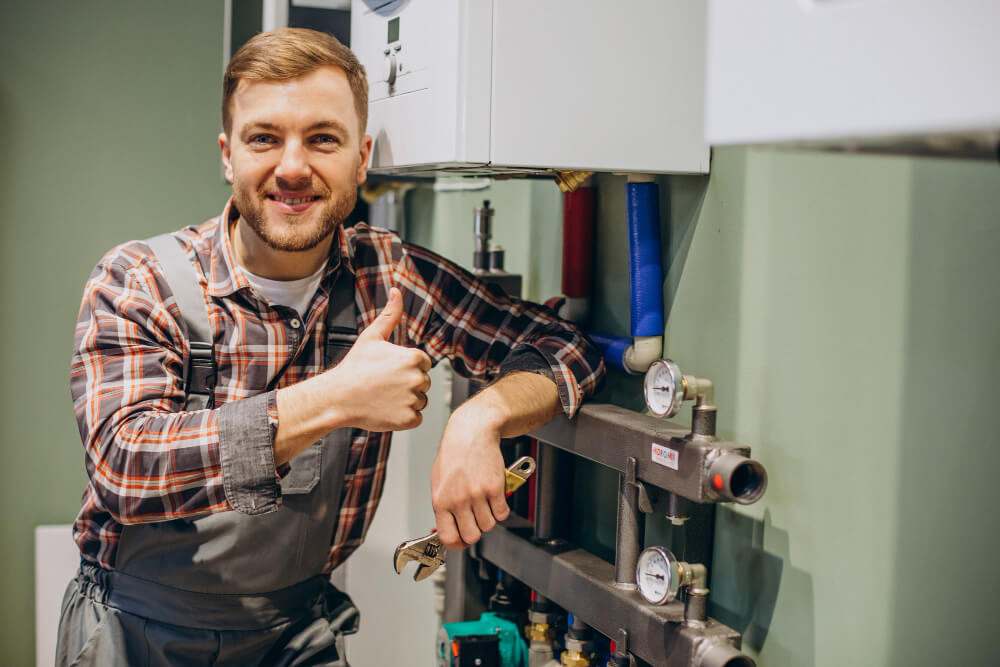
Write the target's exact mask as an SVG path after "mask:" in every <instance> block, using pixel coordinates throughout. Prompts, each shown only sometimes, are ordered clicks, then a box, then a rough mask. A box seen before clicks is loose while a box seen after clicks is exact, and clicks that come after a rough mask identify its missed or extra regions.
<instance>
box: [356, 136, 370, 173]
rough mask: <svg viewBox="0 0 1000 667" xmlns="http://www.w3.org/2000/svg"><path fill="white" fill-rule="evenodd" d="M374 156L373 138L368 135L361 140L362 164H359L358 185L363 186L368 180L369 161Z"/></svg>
mask: <svg viewBox="0 0 1000 667" xmlns="http://www.w3.org/2000/svg"><path fill="white" fill-rule="evenodd" d="M371 156H372V138H371V135H368V134H366V135H365V136H364V138H363V139H362V140H361V162H360V163H358V174H357V181H358V185H361V184H363V183H364V182H365V181H366V180H367V179H368V160H369V159H370V158H371Z"/></svg>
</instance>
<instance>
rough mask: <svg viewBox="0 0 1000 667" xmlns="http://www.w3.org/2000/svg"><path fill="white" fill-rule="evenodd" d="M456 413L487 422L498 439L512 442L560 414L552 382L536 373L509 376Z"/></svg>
mask: <svg viewBox="0 0 1000 667" xmlns="http://www.w3.org/2000/svg"><path fill="white" fill-rule="evenodd" d="M457 412H462V413H464V414H465V415H467V416H473V417H474V418H475V419H477V420H486V421H488V422H489V423H490V424H491V425H492V426H493V427H494V428H495V429H496V430H497V431H498V432H499V434H500V437H502V438H513V437H516V436H519V435H524V434H525V433H528V432H529V431H531V430H533V429H536V428H538V427H539V426H541V425H543V424H545V423H546V422H548V421H549V420H550V419H552V418H553V417H555V416H556V415H558V414H561V413H562V406H561V404H560V402H559V391H558V389H557V388H556V384H555V382H553V381H552V380H550V379H549V378H547V377H545V376H544V375H539V374H537V373H527V372H525V373H511V374H510V375H506V376H504V377H502V378H500V379H499V380H498V381H497V382H495V383H494V384H492V385H490V386H489V387H486V388H485V389H483V390H482V391H480V392H479V393H478V394H476V395H475V396H473V397H472V398H470V399H469V400H468V401H466V402H465V403H464V404H463V405H462V406H461V407H460V408H459V409H458V411H457Z"/></svg>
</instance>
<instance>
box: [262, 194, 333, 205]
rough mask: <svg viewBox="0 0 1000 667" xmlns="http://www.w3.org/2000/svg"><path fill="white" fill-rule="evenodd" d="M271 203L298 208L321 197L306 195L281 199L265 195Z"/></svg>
mask: <svg viewBox="0 0 1000 667" xmlns="http://www.w3.org/2000/svg"><path fill="white" fill-rule="evenodd" d="M266 197H267V198H268V199H270V200H271V201H275V202H278V203H279V204H285V205H287V206H300V205H302V204H309V203H311V202H314V201H317V200H318V199H320V198H321V197H320V196H319V195H308V196H305V197H282V196H281V195H273V194H269V195H266Z"/></svg>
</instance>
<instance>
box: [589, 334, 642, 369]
mask: <svg viewBox="0 0 1000 667" xmlns="http://www.w3.org/2000/svg"><path fill="white" fill-rule="evenodd" d="M587 337H588V338H590V340H591V341H592V342H593V343H594V345H596V346H597V347H598V348H599V349H600V350H601V354H602V355H603V356H604V363H606V364H607V365H608V366H612V367H614V368H617V369H618V370H620V371H623V370H625V351H626V350H627V349H628V348H629V346H631V345H632V341H631V340H630V339H628V338H620V337H618V336H605V335H604V334H599V333H592V332H591V333H588V334H587Z"/></svg>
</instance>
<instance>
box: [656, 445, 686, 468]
mask: <svg viewBox="0 0 1000 667" xmlns="http://www.w3.org/2000/svg"><path fill="white" fill-rule="evenodd" d="M653 463H659V464H660V465H661V466H667V467H668V468H670V469H671V470H677V466H678V465H680V452H678V451H677V450H676V449H670V448H669V447H665V446H664V445H658V444H656V443H655V442H654V443H653Z"/></svg>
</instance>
